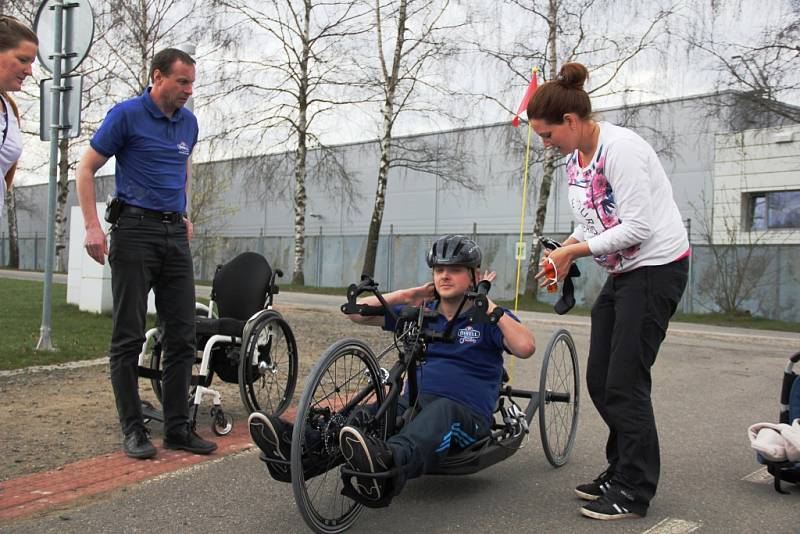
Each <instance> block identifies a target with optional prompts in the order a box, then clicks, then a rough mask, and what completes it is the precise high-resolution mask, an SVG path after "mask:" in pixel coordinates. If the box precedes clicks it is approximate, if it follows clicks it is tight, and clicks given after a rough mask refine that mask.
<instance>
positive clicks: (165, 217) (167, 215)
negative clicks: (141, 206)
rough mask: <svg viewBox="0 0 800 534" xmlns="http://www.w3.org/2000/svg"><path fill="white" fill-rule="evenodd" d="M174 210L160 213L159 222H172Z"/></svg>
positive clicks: (173, 220)
mask: <svg viewBox="0 0 800 534" xmlns="http://www.w3.org/2000/svg"><path fill="white" fill-rule="evenodd" d="M175 215H176V214H175V212H174V211H166V212H163V213H162V214H161V222H162V223H174V222H176V220H175Z"/></svg>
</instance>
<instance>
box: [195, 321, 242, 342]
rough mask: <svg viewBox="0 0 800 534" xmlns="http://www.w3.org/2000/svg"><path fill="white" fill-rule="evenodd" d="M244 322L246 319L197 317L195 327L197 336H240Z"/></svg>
mask: <svg viewBox="0 0 800 534" xmlns="http://www.w3.org/2000/svg"><path fill="white" fill-rule="evenodd" d="M246 322H247V321H240V320H239V319H231V318H228V317H221V318H219V319H211V318H208V317H197V319H196V322H195V328H196V330H197V336H198V337H200V336H202V337H205V338H208V337H211V336H214V335H221V336H235V337H241V336H242V332H243V331H244V325H245V323H246ZM197 348H198V350H202V348H203V347H197Z"/></svg>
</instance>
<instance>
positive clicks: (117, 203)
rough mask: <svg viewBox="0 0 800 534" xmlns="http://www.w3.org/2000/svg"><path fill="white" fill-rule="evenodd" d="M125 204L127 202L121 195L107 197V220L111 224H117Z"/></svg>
mask: <svg viewBox="0 0 800 534" xmlns="http://www.w3.org/2000/svg"><path fill="white" fill-rule="evenodd" d="M124 205H125V203H124V202H123V201H122V200H121V199H120V198H119V197H112V196H111V195H108V198H107V199H106V216H105V219H106V221H107V222H109V223H111V224H117V221H118V220H119V216H120V214H121V213H122V206H124Z"/></svg>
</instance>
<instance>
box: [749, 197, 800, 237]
mask: <svg viewBox="0 0 800 534" xmlns="http://www.w3.org/2000/svg"><path fill="white" fill-rule="evenodd" d="M748 219H749V225H748V227H749V228H748V229H749V230H751V231H753V230H779V229H791V228H800V190H799V191H770V192H766V193H751V194H750V195H749V202H748Z"/></svg>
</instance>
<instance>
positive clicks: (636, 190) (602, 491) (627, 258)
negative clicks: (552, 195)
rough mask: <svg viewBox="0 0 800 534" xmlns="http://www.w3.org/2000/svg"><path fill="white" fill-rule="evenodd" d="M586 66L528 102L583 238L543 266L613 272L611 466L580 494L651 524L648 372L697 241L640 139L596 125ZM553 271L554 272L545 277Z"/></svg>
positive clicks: (601, 338)
mask: <svg viewBox="0 0 800 534" xmlns="http://www.w3.org/2000/svg"><path fill="white" fill-rule="evenodd" d="M587 77H588V71H587V69H586V67H584V66H583V65H581V64H579V63H567V64H565V65H564V66H563V67H562V68H561V72H560V74H559V76H558V78H557V79H556V80H553V81H550V82H547V83H545V84H543V85H542V86H541V87H539V89H538V90H537V91H536V93H534V95H533V98H531V100H530V102H529V103H528V109H527V112H528V120H529V121H530V122H531V126H532V127H533V129H534V130H535V131H536V133H537V134H538V135H539V136H540V137H541V138H542V141H543V142H544V145H545V147H554V148H555V149H557V150H558V151H559V152H560V153H561V154H562V155H564V156H566V171H567V179H568V181H569V203H570V206H571V207H572V210H573V212H574V215H575V219H576V221H577V223H578V224H577V227H576V230H575V232H574V233H573V234H572V235H571V236H570V237H569V238H568V239H567V240H566V241H564V243H563V246H562V247H561V248H558V249H556V250H555V251H553V252H550V253H549V254H548V255H547V257H545V258H544V260H543V266H546V267H547V269H542V271H540V272H539V273H538V274H537V278H538V279H540V280H543V282H542V283H543V284H546V283H548V280H547V278H546V277H547V276H550V277H552V272H553V271H555V273H556V276H557V278H559V279H562V278H563V277H564V276H565V275H566V273H567V272H568V271H569V267H570V265H571V264H572V262H574V261H575V260H576V259H577V258H580V257H584V256H593V257H594V260H595V261H596V262H597V263H598V264H599V265H600V266H602V267H603V268H605V269H606V270H607V271H608V273H609V276H608V279H607V280H606V283H605V285H604V286H603V289H602V290H601V292H600V294H599V295H598V297H597V300H596V301H595V303H594V306H593V307H592V330H591V338H590V347H589V360H588V364H587V370H586V381H587V386H588V390H589V395H590V396H591V398H592V402H594V405H595V407H596V408H597V410H598V412H600V415H601V416H602V418H603V420H604V421H605V423H606V425H607V426H608V428H609V437H608V441H607V443H606V459H607V461H608V468H607V469H606V470H605V471H604V472H603V473H602V474H601V475H600V476H598V477H597V478H596V479H595V480H594V481H593V482H590V483H587V484H581V485H580V486H578V487H577V488H576V490H575V491H576V493H577V494H578V496H579V497H581V498H583V499H586V500H589V501H591V502H589V503H588V504H586V505H585V506H584V507H582V508H581V513H583V514H584V515H586V516H588V517H592V518H595V519H622V518H628V517H643V516H645V515H646V514H647V508H648V506H649V504H650V500H651V499H652V498H653V496H654V495H655V492H656V486H657V485H658V478H659V472H660V457H659V447H658V433H657V431H656V423H655V417H654V415H653V406H652V403H651V400H650V388H651V377H650V368H651V366H652V365H653V363H654V362H655V358H656V355H657V353H658V349H659V346H660V344H661V342H662V341H663V339H664V336H665V335H666V331H667V326H668V324H669V319H670V317H672V315H673V313H674V312H675V309H676V307H677V305H678V302H679V301H680V299H681V296H682V295H683V291H684V289H685V287H686V281H687V278H688V256H689V254H690V248H689V241H688V238H687V236H686V229H685V227H684V225H683V221H682V219H681V215H680V213H679V211H678V208H677V206H676V204H675V201H674V200H673V198H672V186H671V185H670V182H669V180H668V178H667V176H666V174H665V173H664V169H663V168H662V166H661V163H660V162H659V160H658V156H657V155H656V153H655V151H654V150H653V148H652V147H651V146H650V145H649V144H648V143H647V142H646V141H644V140H643V139H642V138H641V137H639V136H638V135H637V134H636V133H634V132H633V131H631V130H628V129H626V128H621V127H619V126H615V125H613V124H610V123H607V122H598V121H595V120H594V119H593V118H592V107H591V102H590V100H589V95H588V94H587V93H586V91H585V90H584V89H583V85H584V82H585V81H586V79H587ZM545 271H547V274H546V272H545Z"/></svg>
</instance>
